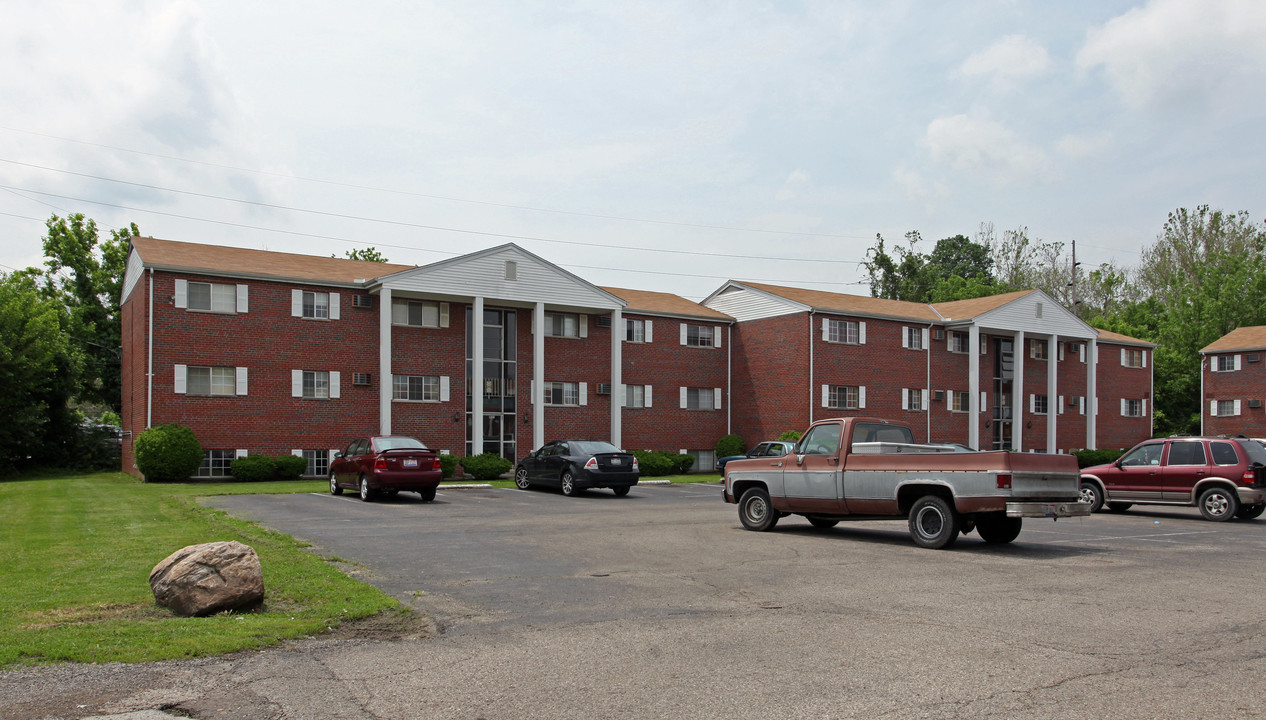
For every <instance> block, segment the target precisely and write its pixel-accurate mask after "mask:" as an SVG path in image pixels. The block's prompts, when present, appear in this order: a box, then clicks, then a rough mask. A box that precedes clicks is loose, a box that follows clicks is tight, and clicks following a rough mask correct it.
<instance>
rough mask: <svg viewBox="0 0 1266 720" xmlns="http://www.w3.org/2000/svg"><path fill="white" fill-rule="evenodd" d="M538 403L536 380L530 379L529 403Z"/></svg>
mask: <svg viewBox="0 0 1266 720" xmlns="http://www.w3.org/2000/svg"><path fill="white" fill-rule="evenodd" d="M535 404H536V381H535V380H528V405H535Z"/></svg>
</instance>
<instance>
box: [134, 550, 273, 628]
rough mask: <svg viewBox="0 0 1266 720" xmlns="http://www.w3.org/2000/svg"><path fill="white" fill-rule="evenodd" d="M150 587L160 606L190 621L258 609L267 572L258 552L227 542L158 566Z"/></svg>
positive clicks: (175, 555)
mask: <svg viewBox="0 0 1266 720" xmlns="http://www.w3.org/2000/svg"><path fill="white" fill-rule="evenodd" d="M149 586H150V588H152V589H153V591H154V599H155V600H157V601H158V604H159V605H162V606H164V607H169V608H171V609H172V610H173V611H174V612H176V613H177V614H179V615H184V616H186V617H190V616H201V615H211V614H212V613H217V612H222V611H224V610H237V609H241V608H247V607H251V606H253V605H258V604H259V603H261V602H263V600H264V571H263V569H262V568H261V567H260V565H259V556H258V555H256V554H255V549H254V548H252V547H250V546H249V545H243V544H242V543H240V542H235V541H226V542H213V543H204V544H202V545H190V546H188V547H185V548H181V549H180V550H177V551H176V552H174V553H172V554H171V555H168V556H167V559H165V560H163V561H162V562H160V563H158V564H157V565H155V566H154V569H153V570H151V571H150V574H149Z"/></svg>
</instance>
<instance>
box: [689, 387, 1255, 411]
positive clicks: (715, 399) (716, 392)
mask: <svg viewBox="0 0 1266 720" xmlns="http://www.w3.org/2000/svg"><path fill="white" fill-rule="evenodd" d="M1236 402H1239V400H1236ZM712 409H713V410H720V409H721V388H712Z"/></svg>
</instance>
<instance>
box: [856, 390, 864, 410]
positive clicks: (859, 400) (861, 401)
mask: <svg viewBox="0 0 1266 720" xmlns="http://www.w3.org/2000/svg"><path fill="white" fill-rule="evenodd" d="M857 407H858V409H862V410H864V409H866V386H865V385H862V386H861V387H859V388H857Z"/></svg>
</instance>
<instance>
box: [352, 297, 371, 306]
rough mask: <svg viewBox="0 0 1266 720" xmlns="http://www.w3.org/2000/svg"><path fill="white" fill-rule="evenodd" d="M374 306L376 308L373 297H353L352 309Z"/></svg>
mask: <svg viewBox="0 0 1266 720" xmlns="http://www.w3.org/2000/svg"><path fill="white" fill-rule="evenodd" d="M373 306H374V296H373V295H353V296H352V307H358V308H371V307H373Z"/></svg>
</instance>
